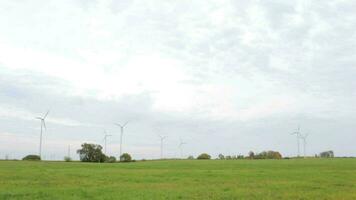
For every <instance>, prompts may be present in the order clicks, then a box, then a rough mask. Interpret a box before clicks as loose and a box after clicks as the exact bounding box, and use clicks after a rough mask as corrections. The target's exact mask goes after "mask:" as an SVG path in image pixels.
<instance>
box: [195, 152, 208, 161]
mask: <svg viewBox="0 0 356 200" xmlns="http://www.w3.org/2000/svg"><path fill="white" fill-rule="evenodd" d="M210 158H211V156H210V155H209V154H207V153H202V154H200V155H199V156H198V157H197V159H199V160H201V159H206V160H209V159H210Z"/></svg>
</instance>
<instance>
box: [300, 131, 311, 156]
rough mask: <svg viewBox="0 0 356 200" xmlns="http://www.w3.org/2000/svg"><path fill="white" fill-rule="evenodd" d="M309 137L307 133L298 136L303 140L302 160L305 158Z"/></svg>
mask: <svg viewBox="0 0 356 200" xmlns="http://www.w3.org/2000/svg"><path fill="white" fill-rule="evenodd" d="M308 136H309V133H306V134H305V135H301V134H300V139H302V140H303V154H304V158H305V157H306V146H307V137H308Z"/></svg>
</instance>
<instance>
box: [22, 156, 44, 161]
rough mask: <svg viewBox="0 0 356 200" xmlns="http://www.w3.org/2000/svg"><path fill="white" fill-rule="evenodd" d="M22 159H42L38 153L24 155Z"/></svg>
mask: <svg viewBox="0 0 356 200" xmlns="http://www.w3.org/2000/svg"><path fill="white" fill-rule="evenodd" d="M22 160H31V161H40V160H41V157H40V156H38V155H27V156H25V157H23V158H22Z"/></svg>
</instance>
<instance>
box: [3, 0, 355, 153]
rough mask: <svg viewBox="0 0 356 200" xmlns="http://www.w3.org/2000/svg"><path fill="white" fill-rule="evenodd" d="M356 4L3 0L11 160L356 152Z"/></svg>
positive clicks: (6, 134) (6, 141) (338, 0)
mask: <svg viewBox="0 0 356 200" xmlns="http://www.w3.org/2000/svg"><path fill="white" fill-rule="evenodd" d="M355 10H356V1H353V0H334V1H324V0H316V1H310V0H305V1H304V0H300V1H299V0H290V1H285V0H263V1H257V0H255V1H245V0H232V1H223V0H218V1H207V0H201V1H198V0H197V1H188V0H187V1H184V0H182V1H164V0H162V1H126V0H102V1H100V0H97V1H95V0H61V1H54V0H48V1H36V0H35V1H29V0H2V1H0V158H4V157H5V155H9V156H10V158H21V157H22V156H24V155H26V154H30V153H32V154H37V153H38V148H39V131H40V122H39V121H38V120H36V119H35V117H37V116H41V115H44V113H45V112H46V111H47V110H48V109H50V113H49V115H48V120H47V131H46V132H45V133H44V138H43V154H44V156H45V158H46V159H62V158H63V156H64V155H66V154H67V149H68V145H71V156H72V157H75V158H77V157H78V156H77V155H76V153H75V150H76V149H78V148H79V146H80V144H81V143H83V142H95V143H99V144H103V137H104V133H103V130H104V129H106V130H107V132H108V133H109V134H112V135H113V136H112V137H110V138H109V139H108V154H110V155H115V156H118V154H119V131H120V129H119V128H118V127H115V126H114V125H113V123H124V122H126V121H130V122H129V124H128V125H127V127H126V129H125V135H124V145H123V151H124V152H129V153H131V154H132V155H133V157H134V158H136V159H140V158H158V157H159V155H160V145H159V144H160V140H159V138H158V136H157V135H158V134H161V135H165V136H167V139H166V140H165V143H164V155H165V157H178V156H180V155H179V154H180V153H179V148H178V145H179V139H180V138H181V139H182V140H183V141H184V142H186V143H187V144H186V145H184V148H183V154H184V156H188V155H194V156H196V155H197V154H199V153H202V152H207V153H210V154H212V155H213V156H216V155H218V154H219V153H223V154H244V155H246V154H247V153H248V151H250V150H252V151H256V152H260V151H263V150H277V151H280V152H281V153H282V155H284V156H293V155H296V151H297V145H296V142H297V141H296V138H295V137H293V136H291V135H290V133H292V132H293V131H295V130H296V128H297V126H298V125H300V126H301V130H302V134H305V133H309V134H310V135H309V138H308V140H307V142H308V143H307V154H308V155H314V154H316V153H319V152H320V151H324V150H334V152H335V154H336V155H337V156H356V54H355V53H356V12H355Z"/></svg>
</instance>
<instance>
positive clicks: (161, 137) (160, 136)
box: [158, 135, 166, 159]
mask: <svg viewBox="0 0 356 200" xmlns="http://www.w3.org/2000/svg"><path fill="white" fill-rule="evenodd" d="M158 137H159V138H160V139H161V159H162V158H163V140H164V139H166V136H162V135H158Z"/></svg>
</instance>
